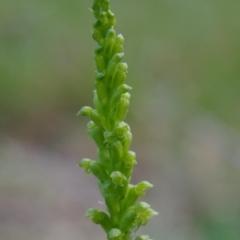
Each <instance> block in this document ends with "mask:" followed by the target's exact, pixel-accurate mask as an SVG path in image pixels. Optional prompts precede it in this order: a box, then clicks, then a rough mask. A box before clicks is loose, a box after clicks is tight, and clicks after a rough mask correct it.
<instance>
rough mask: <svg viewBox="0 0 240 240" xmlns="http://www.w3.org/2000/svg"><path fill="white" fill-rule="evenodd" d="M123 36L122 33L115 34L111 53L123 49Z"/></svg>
mask: <svg viewBox="0 0 240 240" xmlns="http://www.w3.org/2000/svg"><path fill="white" fill-rule="evenodd" d="M123 44H124V37H123V35H122V34H119V35H117V37H116V40H115V44H114V47H113V53H119V52H122V51H123Z"/></svg>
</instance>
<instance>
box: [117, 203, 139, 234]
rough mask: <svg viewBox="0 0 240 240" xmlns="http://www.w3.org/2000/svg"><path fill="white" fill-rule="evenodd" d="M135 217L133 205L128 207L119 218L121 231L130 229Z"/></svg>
mask: <svg viewBox="0 0 240 240" xmlns="http://www.w3.org/2000/svg"><path fill="white" fill-rule="evenodd" d="M136 217H137V214H136V212H135V208H134V207H133V206H132V207H130V208H128V210H127V212H126V213H125V214H124V216H123V217H122V219H121V222H120V229H121V230H122V231H123V232H126V231H128V230H129V229H131V228H132V225H133V223H134V221H135V219H136Z"/></svg>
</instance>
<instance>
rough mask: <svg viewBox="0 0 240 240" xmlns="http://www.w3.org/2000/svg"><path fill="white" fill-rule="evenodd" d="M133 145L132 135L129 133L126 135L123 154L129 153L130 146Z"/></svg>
mask: <svg viewBox="0 0 240 240" xmlns="http://www.w3.org/2000/svg"><path fill="white" fill-rule="evenodd" d="M131 143H132V133H131V132H130V131H127V133H126V135H125V136H124V139H123V152H124V153H126V152H128V150H129V148H130V145H131Z"/></svg>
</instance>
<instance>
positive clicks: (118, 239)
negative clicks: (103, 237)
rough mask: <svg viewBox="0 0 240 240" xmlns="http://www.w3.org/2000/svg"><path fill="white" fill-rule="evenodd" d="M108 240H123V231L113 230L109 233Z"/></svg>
mask: <svg viewBox="0 0 240 240" xmlns="http://www.w3.org/2000/svg"><path fill="white" fill-rule="evenodd" d="M108 240H123V238H122V233H121V231H120V230H119V229H117V228H113V229H111V231H110V232H109V233H108Z"/></svg>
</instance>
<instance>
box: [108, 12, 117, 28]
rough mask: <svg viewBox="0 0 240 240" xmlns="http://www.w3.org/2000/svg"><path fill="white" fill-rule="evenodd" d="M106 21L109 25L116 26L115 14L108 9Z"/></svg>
mask: <svg viewBox="0 0 240 240" xmlns="http://www.w3.org/2000/svg"><path fill="white" fill-rule="evenodd" d="M108 23H109V27H110V26H113V27H115V26H116V18H115V15H114V14H113V13H112V12H111V11H108Z"/></svg>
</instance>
